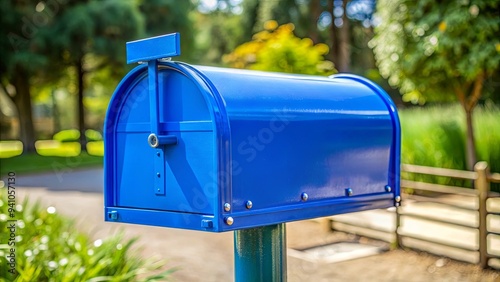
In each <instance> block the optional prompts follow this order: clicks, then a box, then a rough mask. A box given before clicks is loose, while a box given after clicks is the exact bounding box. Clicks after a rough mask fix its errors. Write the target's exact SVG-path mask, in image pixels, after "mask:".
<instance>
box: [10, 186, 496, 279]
mask: <svg viewBox="0 0 500 282" xmlns="http://www.w3.org/2000/svg"><path fill="white" fill-rule="evenodd" d="M17 190H18V192H19V195H20V198H23V197H26V196H29V197H30V198H31V199H39V200H41V202H42V203H43V204H44V205H45V206H47V207H48V206H54V207H56V209H57V212H59V213H61V214H63V215H65V216H68V217H70V218H74V219H75V220H76V222H77V226H78V228H79V229H81V230H82V231H86V232H87V233H89V234H91V236H92V237H93V238H95V239H99V238H105V237H107V236H109V235H111V234H114V233H117V232H119V231H120V230H122V231H124V232H125V234H126V236H128V237H133V236H140V240H139V245H140V246H141V255H142V256H144V257H148V258H149V257H155V258H158V259H166V264H165V268H171V267H177V268H178V270H177V271H176V272H175V273H174V274H173V280H174V281H232V280H233V275H234V274H233V269H234V267H233V234H232V232H226V233H220V234H213V233H205V232H197V231H187V230H177V229H170V228H157V227H150V226H140V225H129V224H119V223H108V222H104V221H103V200H102V194H101V193H95V192H94V193H89V192H87V193H84V192H78V191H58V190H47V189H44V188H34V187H30V188H22V187H19V188H18V189H17ZM344 241H345V242H361V243H365V244H372V245H379V246H385V247H389V246H387V245H384V244H385V243H382V242H378V241H373V240H368V239H366V238H361V237H357V236H354V235H349V234H345V233H341V232H331V231H328V230H327V229H326V228H325V226H324V225H321V224H320V223H318V222H315V221H299V222H293V223H289V224H287V242H288V247H289V248H293V249H303V248H307V247H312V246H318V245H323V244H328V243H332V242H344ZM287 268H288V272H287V273H288V281H500V273H499V272H498V271H494V270H481V269H480V268H479V267H478V266H475V265H471V264H466V263H461V262H457V261H454V260H450V259H447V258H441V257H437V256H433V255H429V254H426V253H420V252H416V251H411V250H393V251H387V252H384V253H382V254H379V255H374V256H369V257H364V258H359V259H354V260H349V261H343V262H336V263H313V262H309V261H305V260H302V259H298V258H295V257H291V256H289V257H288V263H287Z"/></svg>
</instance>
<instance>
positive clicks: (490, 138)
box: [399, 104, 500, 190]
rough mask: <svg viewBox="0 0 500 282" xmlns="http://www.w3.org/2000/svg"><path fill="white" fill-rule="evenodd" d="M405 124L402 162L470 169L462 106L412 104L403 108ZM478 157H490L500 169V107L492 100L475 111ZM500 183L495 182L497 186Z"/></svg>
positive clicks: (495, 168) (452, 181) (426, 178)
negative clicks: (466, 153) (409, 107)
mask: <svg viewBox="0 0 500 282" xmlns="http://www.w3.org/2000/svg"><path fill="white" fill-rule="evenodd" d="M399 116H400V120H401V128H402V152H401V161H402V163H408V164H416V165H424V166H432V167H444V168H451V169H460V170H465V169H466V159H465V136H466V135H465V115H464V113H463V110H462V109H461V107H460V106H458V105H454V106H432V107H424V108H411V109H405V110H401V111H400V112H399ZM473 121H474V133H475V140H476V149H477V159H478V161H487V162H488V164H489V165H490V169H491V171H494V172H500V145H499V144H500V109H499V108H498V107H497V106H495V105H493V104H488V105H485V106H478V107H477V108H476V110H475V111H474V116H473ZM403 178H405V179H410V180H417V181H426V182H435V183H439V184H448V185H464V186H469V187H470V186H471V182H470V181H463V180H457V179H450V178H447V177H432V176H427V175H418V174H408V173H406V174H403ZM497 186H498V185H492V187H493V188H494V190H496V189H498V187H497Z"/></svg>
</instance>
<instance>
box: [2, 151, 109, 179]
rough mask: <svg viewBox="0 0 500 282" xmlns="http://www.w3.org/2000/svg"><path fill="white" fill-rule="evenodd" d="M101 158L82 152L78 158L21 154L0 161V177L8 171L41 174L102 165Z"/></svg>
mask: <svg viewBox="0 0 500 282" xmlns="http://www.w3.org/2000/svg"><path fill="white" fill-rule="evenodd" d="M102 161H103V158H102V157H100V156H91V155H89V154H88V153H85V152H82V153H81V154H80V155H78V156H69V157H57V156H41V155H38V154H23V155H20V156H16V157H12V158H5V159H0V175H6V174H7V173H8V172H9V171H14V172H16V173H29V172H43V171H54V170H61V169H63V168H81V167H91V166H100V165H102Z"/></svg>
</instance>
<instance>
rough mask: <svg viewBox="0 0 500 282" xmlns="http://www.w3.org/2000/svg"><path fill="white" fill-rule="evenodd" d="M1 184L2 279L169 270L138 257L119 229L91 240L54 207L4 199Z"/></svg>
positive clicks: (127, 277)
mask: <svg viewBox="0 0 500 282" xmlns="http://www.w3.org/2000/svg"><path fill="white" fill-rule="evenodd" d="M5 190H7V189H6V188H0V193H1V196H0V230H2V232H0V265H1V266H2V267H1V268H0V281H2V282H3V281H68V282H70V281H71V282H73V281H93V282H97V281H160V280H161V281H164V280H166V279H167V278H168V276H169V274H170V273H171V272H172V271H173V270H168V271H165V272H163V273H160V274H152V272H158V270H159V269H160V268H161V267H162V262H161V261H158V262H153V261H151V260H144V259H141V258H140V257H139V256H138V254H137V253H135V252H134V251H133V250H131V248H132V246H133V245H134V243H135V241H136V239H131V240H125V239H124V238H123V236H122V235H121V234H119V235H116V236H113V237H110V238H108V239H105V240H100V239H99V240H96V241H91V239H90V238H89V236H87V235H86V234H84V233H81V232H78V231H77V230H75V228H74V226H73V224H72V223H71V222H70V221H69V220H68V219H66V218H64V217H62V216H61V215H59V214H57V213H56V210H55V208H54V207H48V208H47V209H45V208H42V207H41V205H40V204H39V203H35V204H32V203H30V202H29V201H27V200H25V201H24V202H23V203H22V204H17V205H14V204H11V203H9V202H8V198H7V193H6V191H5ZM12 212H14V214H15V219H16V222H15V224H16V231H15V234H14V235H12V236H15V248H16V249H15V250H16V251H15V258H16V259H15V261H16V274H12V273H11V272H9V270H11V267H10V266H9V264H8V263H9V260H10V259H9V256H10V249H11V248H12V246H9V245H8V243H9V239H10V237H11V232H10V230H9V226H10V224H12V222H11V221H9V220H10V219H11V217H10V214H11V213H12Z"/></svg>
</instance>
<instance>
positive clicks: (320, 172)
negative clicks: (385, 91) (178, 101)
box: [202, 68, 399, 229]
mask: <svg viewBox="0 0 500 282" xmlns="http://www.w3.org/2000/svg"><path fill="white" fill-rule="evenodd" d="M202 71H203V73H205V74H206V76H207V77H208V78H209V79H210V80H211V81H212V82H213V84H214V85H215V86H216V87H217V89H218V91H219V92H220V93H221V95H222V96H223V98H224V100H225V102H226V110H227V112H228V117H229V120H230V127H231V152H232V158H231V161H232V167H233V174H232V195H233V197H232V206H233V210H232V214H231V216H233V218H234V219H235V223H234V225H233V226H230V227H227V228H228V229H238V228H242V227H245V228H247V227H252V226H259V225H264V224H273V223H277V222H285V221H292V220H300V219H306V218H312V217H318V216H326V215H332V214H338V213H345V212H352V211H360V210H366V209H373V208H383V207H389V206H393V205H394V199H395V195H396V194H395V193H399V183H396V182H395V181H394V179H395V177H394V176H395V175H396V172H395V169H394V167H396V163H399V157H397V159H396V156H397V154H396V151H397V150H398V149H396V147H399V145H398V144H396V138H395V136H396V135H398V134H399V129H398V128H395V126H394V121H393V113H391V110H390V108H388V106H387V104H386V102H385V101H384V100H383V99H382V98H381V96H380V95H379V94H378V93H375V92H374V91H373V89H371V88H370V87H367V86H366V85H365V84H363V83H360V82H358V81H354V80H347V79H345V80H343V81H339V80H335V79H328V78H320V77H310V76H294V75H280V74H277V75H274V74H269V73H258V72H249V71H238V70H230V71H227V70H221V69H213V68H202ZM396 117H397V115H396ZM398 142H399V141H398ZM397 166H398V168H399V164H398V165H397ZM398 171H399V170H398ZM398 175H399V172H398ZM249 201H250V202H251V203H252V207H251V208H248V207H247V203H248V202H249Z"/></svg>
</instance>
